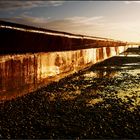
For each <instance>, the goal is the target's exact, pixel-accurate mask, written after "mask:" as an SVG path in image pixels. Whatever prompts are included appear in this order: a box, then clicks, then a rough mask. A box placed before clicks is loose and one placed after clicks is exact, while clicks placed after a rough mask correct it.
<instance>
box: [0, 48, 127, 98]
mask: <svg viewBox="0 0 140 140" xmlns="http://www.w3.org/2000/svg"><path fill="white" fill-rule="evenodd" d="M126 48H127V47H124V46H120V47H103V48H93V49H83V50H77V51H63V52H49V53H34V54H31V53H27V54H18V55H2V56H0V71H1V74H0V99H1V100H4V99H11V98H13V97H14V96H20V95H23V94H26V93H29V92H32V91H35V90H37V89H38V88H39V87H43V86H45V85H46V84H49V83H50V82H51V81H55V80H59V79H61V78H63V77H65V76H67V75H69V74H72V73H74V72H76V71H78V70H81V69H83V68H85V67H87V66H91V65H93V64H95V63H97V62H100V61H102V60H104V59H106V58H109V57H112V56H114V55H117V54H119V53H121V52H123V51H125V50H126Z"/></svg>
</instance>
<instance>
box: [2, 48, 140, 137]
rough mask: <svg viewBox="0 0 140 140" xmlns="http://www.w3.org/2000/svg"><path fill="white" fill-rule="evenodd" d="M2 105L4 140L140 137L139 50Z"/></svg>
mask: <svg viewBox="0 0 140 140" xmlns="http://www.w3.org/2000/svg"><path fill="white" fill-rule="evenodd" d="M0 107H1V110H0V114H1V122H0V123H1V133H0V134H1V135H0V137H1V138H22V139H23V138H31V139H32V138H45V139H51V138H53V139H58V138H59V139H73V138H74V139H95V138H131V139H132V138H135V139H137V138H138V139H140V50H139V49H137V48H136V49H133V48H131V49H129V50H128V51H127V52H125V53H123V54H121V55H120V56H116V57H112V58H110V59H108V60H105V61H103V62H101V63H98V64H96V65H94V66H92V67H91V68H90V69H88V70H85V71H81V72H79V73H76V74H74V75H72V76H69V77H67V78H65V79H62V80H60V81H59V82H54V83H52V84H50V85H49V86H47V87H44V88H42V89H40V90H38V91H36V92H33V93H30V94H27V95H25V96H22V97H18V98H15V99H12V100H11V101H5V102H1V103H0Z"/></svg>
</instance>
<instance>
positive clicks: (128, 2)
mask: <svg viewBox="0 0 140 140" xmlns="http://www.w3.org/2000/svg"><path fill="white" fill-rule="evenodd" d="M124 3H125V4H132V3H139V4H140V1H124Z"/></svg>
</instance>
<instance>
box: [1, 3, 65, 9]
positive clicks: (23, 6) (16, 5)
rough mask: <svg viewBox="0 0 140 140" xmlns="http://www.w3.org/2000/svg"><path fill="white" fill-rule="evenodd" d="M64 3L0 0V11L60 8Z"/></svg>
mask: <svg viewBox="0 0 140 140" xmlns="http://www.w3.org/2000/svg"><path fill="white" fill-rule="evenodd" d="M63 3H64V1H26V0H25V1H20V0H14V1H8V0H5V1H4V0H1V1H0V11H7V10H17V9H19V8H21V9H30V8H34V7H48V6H60V5H62V4H63Z"/></svg>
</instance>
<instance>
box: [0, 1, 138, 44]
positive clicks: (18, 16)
mask: <svg viewBox="0 0 140 140" xmlns="http://www.w3.org/2000/svg"><path fill="white" fill-rule="evenodd" d="M139 14H140V1H65V0H63V1H44V0H43V1H37V0H35V1H33V0H31V1H29V0H28V1H27V0H14V1H11V0H10V1H8V0H1V1H0V19H1V20H7V21H11V22H16V23H22V24H26V25H32V26H37V27H42V28H47V29H52V30H57V31H65V32H70V33H75V34H82V35H90V36H97V37H106V38H112V39H117V40H122V41H133V42H140V15H139Z"/></svg>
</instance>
